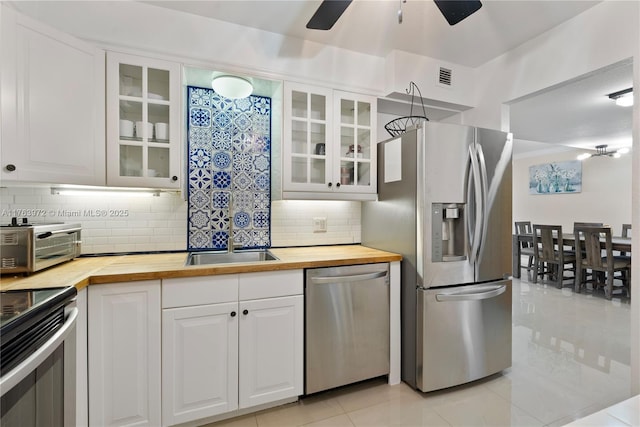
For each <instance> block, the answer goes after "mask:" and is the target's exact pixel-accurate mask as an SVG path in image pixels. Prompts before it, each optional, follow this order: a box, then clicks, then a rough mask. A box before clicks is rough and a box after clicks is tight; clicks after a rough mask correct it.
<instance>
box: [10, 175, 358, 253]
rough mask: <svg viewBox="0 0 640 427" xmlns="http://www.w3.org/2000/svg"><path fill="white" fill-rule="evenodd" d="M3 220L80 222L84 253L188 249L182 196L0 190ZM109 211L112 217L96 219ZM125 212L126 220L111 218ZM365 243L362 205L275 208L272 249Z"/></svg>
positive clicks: (287, 203) (284, 203) (301, 203)
mask: <svg viewBox="0 0 640 427" xmlns="http://www.w3.org/2000/svg"><path fill="white" fill-rule="evenodd" d="M0 207H1V208H2V215H1V219H0V221H1V222H2V223H7V224H8V223H9V222H10V220H11V216H14V215H11V213H12V211H15V210H17V209H23V210H26V211H29V210H30V211H31V212H34V211H37V212H40V213H42V212H44V214H42V215H40V216H37V217H33V216H32V217H29V220H30V221H31V222H78V223H80V224H81V225H82V252H83V253H85V254H95V253H98V254H99V253H112V252H144V251H172V250H173V251H175V250H186V248H187V202H186V201H184V200H183V199H182V196H181V195H180V194H176V193H162V194H161V195H160V197H150V198H142V199H138V198H117V199H114V198H109V197H107V196H105V197H90V198H86V197H77V196H60V195H51V191H50V189H49V188H43V187H5V188H0ZM104 210H106V211H107V216H106V217H105V216H95V215H94V216H92V214H95V213H96V212H98V211H100V212H103V211H104ZM109 210H124V211H125V212H124V213H126V215H125V216H120V217H114V216H109ZM314 217H326V218H327V231H326V232H323V233H314V231H313V218H314ZM358 242H360V202H343V201H309V200H280V201H273V202H272V205H271V245H272V246H274V247H278V246H280V247H282V246H309V245H327V244H349V243H358Z"/></svg>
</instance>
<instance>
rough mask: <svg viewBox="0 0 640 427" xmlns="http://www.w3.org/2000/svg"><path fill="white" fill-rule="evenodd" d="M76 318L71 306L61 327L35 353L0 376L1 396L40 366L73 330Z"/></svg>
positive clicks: (74, 308) (74, 309)
mask: <svg viewBox="0 0 640 427" xmlns="http://www.w3.org/2000/svg"><path fill="white" fill-rule="evenodd" d="M77 318H78V308H77V307H73V308H72V309H71V310H70V311H69V315H68V316H67V319H66V320H65V322H64V324H63V325H62V327H61V328H60V329H58V331H57V332H56V333H55V334H53V336H52V337H51V338H49V340H48V341H47V342H46V343H44V344H43V345H42V347H40V348H39V349H37V350H36V352H35V353H33V354H32V355H31V356H29V357H27V358H26V359H25V360H24V361H23V362H22V363H20V364H19V365H18V366H16V367H15V368H13V369H12V370H11V371H9V372H7V373H6V374H5V375H3V376H2V378H0V390H1V392H2V396H4V395H5V393H7V392H8V391H9V390H11V389H12V388H13V387H15V386H16V385H18V384H19V383H20V381H22V380H23V379H24V378H26V377H27V375H29V374H30V373H32V372H33V371H35V370H36V368H37V367H38V366H40V364H41V363H42V362H44V361H45V360H46V359H47V357H49V356H50V355H51V354H52V353H53V352H54V351H55V350H56V349H57V348H58V347H59V346H60V344H62V343H63V342H64V340H65V339H66V338H67V336H68V335H69V334H70V333H72V332H75V329H74V326H75V325H76V319H77Z"/></svg>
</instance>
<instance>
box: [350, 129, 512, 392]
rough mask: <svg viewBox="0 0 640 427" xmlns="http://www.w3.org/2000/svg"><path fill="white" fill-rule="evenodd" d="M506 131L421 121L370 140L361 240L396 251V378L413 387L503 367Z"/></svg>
mask: <svg viewBox="0 0 640 427" xmlns="http://www.w3.org/2000/svg"><path fill="white" fill-rule="evenodd" d="M512 144H513V143H512V136H511V134H510V133H505V132H500V131H496V130H489V129H481V128H474V127H469V126H461V125H454V124H446V123H434V122H426V121H425V122H423V123H422V124H421V125H420V126H419V127H418V128H417V129H414V130H411V131H407V132H406V133H404V134H402V136H400V137H397V138H392V139H389V140H386V141H383V142H380V143H379V144H378V200H377V201H375V202H366V203H363V205H362V244H363V245H366V246H370V247H374V248H379V249H383V250H388V251H393V252H397V253H400V254H402V255H403V260H402V268H401V273H402V278H401V279H402V280H401V284H402V285H401V338H402V340H401V342H402V344H401V345H402V349H401V350H402V380H403V381H405V382H406V383H408V384H409V385H411V386H412V387H414V388H417V389H420V390H422V391H432V390H439V389H443V388H446V387H451V386H454V385H458V384H463V383H466V382H470V381H473V380H476V379H479V378H483V377H486V376H488V375H491V374H494V373H497V372H500V371H502V370H503V369H505V368H508V367H510V366H511V280H510V277H511V154H512Z"/></svg>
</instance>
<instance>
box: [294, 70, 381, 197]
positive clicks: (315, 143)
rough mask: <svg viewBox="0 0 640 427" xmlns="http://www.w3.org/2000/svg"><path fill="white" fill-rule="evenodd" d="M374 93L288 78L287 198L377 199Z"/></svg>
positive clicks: (375, 104) (375, 109) (375, 103)
mask: <svg viewBox="0 0 640 427" xmlns="http://www.w3.org/2000/svg"><path fill="white" fill-rule="evenodd" d="M376 116H377V101H376V98H375V97H373V96H368V95H361V94H355V93H349V92H342V91H337V90H331V89H327V88H322V87H313V86H307V85H303V84H298V83H291V82H285V85H284V138H283V141H284V142H283V159H284V160H283V183H282V189H283V198H285V199H287V198H290V199H295V198H301V199H336V200H339V199H342V200H373V199H375V193H376V188H377V187H376V146H375V145H376Z"/></svg>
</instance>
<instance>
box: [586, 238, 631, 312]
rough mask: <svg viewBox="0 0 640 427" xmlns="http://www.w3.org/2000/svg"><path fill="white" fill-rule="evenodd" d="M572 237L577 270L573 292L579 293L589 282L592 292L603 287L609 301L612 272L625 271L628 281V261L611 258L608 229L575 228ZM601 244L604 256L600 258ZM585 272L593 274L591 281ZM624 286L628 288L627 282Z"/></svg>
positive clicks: (629, 267) (629, 265)
mask: <svg viewBox="0 0 640 427" xmlns="http://www.w3.org/2000/svg"><path fill="white" fill-rule="evenodd" d="M574 235H575V236H574V237H575V241H576V263H577V269H578V270H577V274H576V282H575V291H576V292H581V290H582V288H583V287H586V285H587V283H589V282H591V283H592V286H593V291H594V292H595V291H596V289H597V288H598V287H604V295H605V298H606V299H611V296H612V294H613V279H614V272H616V271H625V272H626V274H627V276H626V277H628V278H629V279H630V274H631V262H630V260H622V259H617V258H616V257H614V256H613V248H612V242H611V228H610V227H577V228H575V229H574ZM603 242H604V253H605V256H602V250H603V249H602V243H603ZM587 270H591V271H592V272H593V273H594V274H592V275H591V279H588V278H587V277H586V271H587ZM595 273H600V274H595ZM626 286H627V287H628V281H627V284H626Z"/></svg>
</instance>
